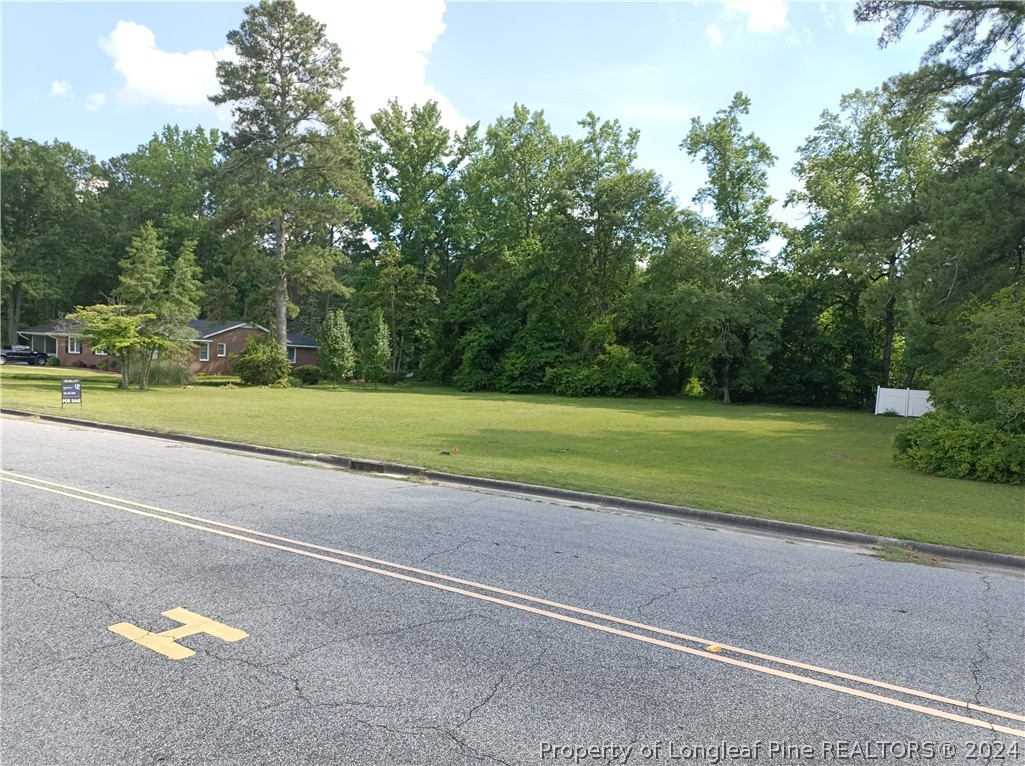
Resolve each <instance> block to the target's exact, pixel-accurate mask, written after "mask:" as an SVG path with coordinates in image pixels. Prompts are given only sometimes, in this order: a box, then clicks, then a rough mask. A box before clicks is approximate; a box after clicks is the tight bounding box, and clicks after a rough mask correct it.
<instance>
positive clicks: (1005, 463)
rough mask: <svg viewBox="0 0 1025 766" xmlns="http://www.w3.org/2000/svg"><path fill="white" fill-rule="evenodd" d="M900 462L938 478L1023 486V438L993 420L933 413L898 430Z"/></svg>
mask: <svg viewBox="0 0 1025 766" xmlns="http://www.w3.org/2000/svg"><path fill="white" fill-rule="evenodd" d="M893 448H894V456H895V458H896V460H897V462H898V463H901V464H903V465H906V466H908V467H910V468H915V469H917V470H919V471H924V472H926V473H934V474H937V475H938V476H949V477H951V478H954V479H976V480H978V481H993V482H1001V483H1005V484H1025V436H1022V435H1021V434H1012V433H1008V432H1007V431H1004V430H1002V429H1000V428H998V427H997V426H996V425H994V424H993V423H992V422H991V421H985V422H981V423H977V422H973V421H971V420H968V419H967V418H963V417H958V416H956V415H949V414H946V413H943V412H930V413H927V414H925V415H923V416H922V417H921V418H918V419H917V420H916V421H915V422H914V423H912V424H911V425H910V426H905V427H904V428H902V429H900V430H899V431H898V432H897V435H896V436H895V437H894V441H893Z"/></svg>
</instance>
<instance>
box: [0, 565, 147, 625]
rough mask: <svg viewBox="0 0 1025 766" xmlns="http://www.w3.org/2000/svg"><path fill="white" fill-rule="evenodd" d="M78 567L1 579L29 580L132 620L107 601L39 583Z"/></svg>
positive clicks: (124, 618)
mask: <svg viewBox="0 0 1025 766" xmlns="http://www.w3.org/2000/svg"><path fill="white" fill-rule="evenodd" d="M78 566H81V564H80V563H79V564H69V565H67V566H64V567H60V568H59V569H53V570H50V571H49V572H44V573H42V574H34V575H20V576H19V575H3V576H2V577H0V579H3V580H27V581H29V582H31V583H32V584H33V585H35V586H36V587H37V588H40V589H42V590H49V591H53V592H55V593H64V594H67V595H69V596H72V597H74V598H77V599H81V600H82V601H88V602H89V603H91V604H99V605H100V606H102V607H103V608H104V609H106V610H107V611H108V612H110V613H111V614H112V615H114V616H115V617H117V618H119V619H120V620H121V621H122V622H128V621H129V619H130V618H128V617H126V616H125V615H124V614H122V613H121V612H119V611H118V610H117V609H115V608H114V607H112V606H111V605H110V604H108V603H107V602H106V601H101V600H100V599H96V598H91V597H90V596H83V595H82V594H81V593H78V592H77V591H74V590H72V589H71V588H65V587H60V586H58V585H43V584H42V583H40V582H38V580H39V578H40V577H42V576H43V575H44V574H57V573H60V572H63V571H65V570H68V569H74V568H75V567H78Z"/></svg>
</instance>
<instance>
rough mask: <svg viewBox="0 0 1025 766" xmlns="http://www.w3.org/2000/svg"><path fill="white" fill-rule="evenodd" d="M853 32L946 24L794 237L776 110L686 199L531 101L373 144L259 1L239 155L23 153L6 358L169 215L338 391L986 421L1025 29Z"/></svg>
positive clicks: (846, 152) (888, 95) (848, 137)
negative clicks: (926, 413) (803, 408)
mask: <svg viewBox="0 0 1025 766" xmlns="http://www.w3.org/2000/svg"><path fill="white" fill-rule="evenodd" d="M855 15H856V17H857V18H858V19H860V20H862V21H866V22H872V23H879V24H881V27H882V29H883V36H882V38H881V40H880V43H881V44H883V45H886V44H890V43H893V42H895V41H897V40H898V39H899V38H900V36H901V34H903V32H904V31H905V30H906V29H907V28H908V27H909V25H910V24H912V23H916V24H917V21H922V22H924V23H925V24H926V25H928V24H930V23H934V24H935V25H936V26H937V27H941V28H939V29H938V30H937V37H938V39H937V42H936V43H935V44H934V45H933V46H932V47H931V48H930V49H929V51H928V52H927V54H926V56H925V58H924V59H923V61H922V66H921V68H920V69H919V70H918V71H917V72H913V73H910V74H905V75H900V76H896V77H894V78H892V79H891V80H889V81H887V82H885V83H880V84H879V86H878V87H877V88H874V89H871V90H864V91H861V90H859V91H855V92H854V93H850V94H847V95H845V96H844V97H843V98H842V99H840V101H839V103H838V104H835V105H830V104H824V105H823V107H825V108H826V110H825V111H824V112H823V113H822V118H821V121H820V123H819V125H818V126H817V127H816V129H815V131H814V132H813V133H812V135H810V136H808V137H807V138H806V139H805V140H804V142H803V143H802V145H801V146H800V148H799V153H798V156H799V159H798V162H797V164H796V166H795V167H794V169H793V170H794V175H795V183H794V191H793V192H791V193H790V194H789V195H788V196H787V200H786V204H787V205H789V206H793V207H794V208H795V209H796V210H797V211H798V212H799V213H800V214H801V216H800V220H802V225H801V226H799V227H791V226H784V225H782V224H781V223H780V222H779V221H776V220H774V218H773V215H772V213H771V210H772V204H773V201H772V199H771V198H770V197H769V195H768V193H767V188H768V184H767V174H768V172H769V169H770V168H771V166H772V164H773V163H774V162H775V156H774V154H773V151H772V148H771V147H769V146H767V145H766V143H765V142H764V141H763V140H762V139H760V138H759V137H758V136H756V135H754V134H752V133H750V132H749V130H748V129H746V128H745V126H744V122H745V120H746V119H747V118H748V116H749V114H750V112H751V111H752V110H756V109H758V108H759V105H757V104H752V103H751V102H750V100H749V99H748V98H747V97H746V96H745V95H744V94H743V93H737V94H736V95H735V96H734V97H733V98H732V99H731V100H730V102H729V103H728V104H725V105H724V107H723V108H722V109H721V110H719V111H718V112H716V113H715V114H714V115H711V116H706V117H695V118H693V119H692V121H691V122H690V124H689V126H688V125H681V126H680V140H681V144H680V148H681V150H682V151H683V152H685V153H686V155H687V156H688V157H690V158H691V159H692V160H693V161H695V162H699V163H701V165H702V166H703V167H704V169H705V170H706V172H707V180H706V182H705V183H704V185H703V186H702V187H701V188H700V189H699V190H698V191H697V194H696V195H695V196H694V197H693V199H692V200H690V201H689V202H688V203H687V204H685V205H681V204H680V203H679V202H678V201H677V200H675V199H674V198H673V197H671V196H670V194H669V192H668V191H667V189H666V187H665V185H664V184H663V182H662V180H661V178H660V177H659V175H658V174H657V172H655V171H654V170H652V169H647V168H643V167H639V166H638V163H637V159H638V154H637V147H638V141H639V138H640V137H639V135H638V133H637V131H636V130H632V129H630V128H629V127H627V126H625V125H623V124H621V123H620V122H619V121H618V120H616V119H603V118H600V117H599V116H597V115H595V114H593V113H592V114H587V115H585V116H584V117H583V118H582V119H581V120H580V122H579V128H578V130H576V131H575V133H574V135H566V136H559V135H556V134H555V133H554V132H553V130H552V127H551V125H550V124H549V123H548V121H547V120H546V118H545V115H544V114H543V113H542V112H538V111H531V110H530V109H528V108H527V107H526V106H523V105H521V104H514V105H513V106H512V109H511V111H510V112H509V113H507V114H505V115H503V116H500V117H498V118H497V119H495V120H494V121H493V122H492V123H491V124H490V125H487V126H480V125H471V126H469V127H468V128H467V129H466V130H465V131H464V132H463V133H462V134H454V133H452V132H451V131H450V130H448V129H447V128H446V127H445V126H444V125H443V123H442V118H441V113H440V110H439V109H438V106H437V104H435V103H432V102H429V103H426V104H422V105H412V106H409V107H406V106H404V105H401V104H399V103H398V102H397V101H392V102H390V103H389V104H388V105H387V106H386V107H385V108H384V109H381V110H380V111H378V112H377V113H376V114H374V115H373V116H372V117H371V119H370V121H369V123H368V124H361V123H359V122H358V121H357V120H356V119H355V117H354V113H353V109H352V104H351V103H350V102H349V101H348V99H346V98H345V97H344V93H345V90H344V89H345V77H344V66H343V62H342V53H343V52H341V51H339V50H338V49H337V48H336V47H334V46H333V45H332V44H331V43H330V42H329V41H328V40H327V39H326V37H325V33H324V28H323V26H322V25H321V24H320V23H319V22H317V21H316V20H314V19H312V18H311V17H309V16H307V15H305V14H302V13H299V12H298V11H297V9H296V7H295V5H294V3H293V2H291V0H274V1H271V0H262V2H260V3H259V4H258V5H255V6H252V7H250V8H248V9H247V10H246V18H245V20H244V21H243V23H242V25H241V27H240V28H239V29H238V30H235V31H232V32H230V33H229V35H228V39H229V42H231V43H232V45H233V46H234V47H235V49H236V50H237V51H238V54H239V56H238V58H237V59H235V60H231V61H223V62H221V64H220V65H219V67H218V76H219V80H220V85H221V92H220V93H219V94H217V95H216V96H214V99H213V100H214V101H215V102H217V103H223V104H227V105H230V106H231V107H232V108H233V119H234V121H233V125H232V128H231V130H230V131H229V132H226V133H224V134H220V133H217V132H212V131H204V130H203V129H201V128H196V129H194V130H182V129H180V128H178V127H175V126H168V127H167V128H165V129H164V130H163V131H162V132H161V133H160V134H159V135H156V136H154V137H153V139H152V140H151V141H150V142H148V143H147V144H145V145H143V146H140V147H139V149H138V150H137V151H136V152H134V153H131V154H126V155H123V156H121V157H117V158H114V159H111V160H110V161H108V162H104V163H101V164H99V165H97V164H96V163H95V162H94V161H93V159H92V158H91V157H90V156H89V155H88V154H87V153H86V152H84V151H81V150H79V149H75V148H74V147H71V146H68V145H67V144H64V143H61V142H54V143H52V144H38V143H36V142H34V141H31V140H28V139H21V138H16V139H10V138H8V137H7V136H6V135H4V136H3V157H2V161H3V165H2V170H3V173H4V195H3V216H2V219H0V221H2V226H3V241H2V247H3V252H2V255H3V258H2V259H0V263H2V266H3V274H2V278H3V292H2V299H3V303H4V312H3V321H4V323H5V329H6V334H7V337H8V338H10V339H13V338H15V337H16V330H17V329H18V328H19V327H22V326H24V325H26V324H32V323H35V322H40V321H44V320H47V319H52V318H56V317H58V316H60V315H62V314H64V313H66V312H67V311H69V310H70V309H71V308H72V307H74V306H76V305H88V304H91V303H96V302H97V301H99V300H101V299H102V296H108V295H118V294H119V292H118V291H119V289H121V288H120V286H119V283H118V278H117V276H116V275H117V273H118V269H117V265H118V264H119V263H120V262H121V261H123V260H124V259H125V254H126V251H127V248H129V247H134V246H133V245H132V244H131V243H132V240H133V238H138V237H139V235H140V231H142V232H143V234H144V236H145V237H146V238H147V242H150V241H151V240H152V235H151V233H150V232H149V231H148V230H144V229H143V228H142V227H144V226H145V225H146V222H148V221H152V222H153V228H154V229H155V236H156V237H157V239H158V241H159V243H161V244H160V245H159V247H160V248H161V249H164V250H166V252H167V253H176V254H179V257H180V258H181V257H185V253H186V250H188V251H191V252H192V253H194V257H195V260H194V263H193V265H190V264H189V262H187V259H186V261H185V262H182V264H181V270H182V272H181V273H184V272H189V271H193V272H194V273H198V274H199V276H200V278H201V281H202V287H203V294H202V296H201V297H195V298H192V299H190V301H188V302H186V303H189V302H192V303H194V302H196V301H198V304H199V309H200V312H201V315H203V316H205V317H207V318H209V319H243V320H247V321H252V322H257V323H263V324H265V325H266V326H271V327H272V328H273V329H274V332H275V337H276V338H277V341H278V342H279V344H281V343H283V342H284V340H283V338H284V336H283V333H284V331H285V329H286V328H287V329H294V330H301V331H303V332H305V333H307V334H310V335H314V336H316V337H318V339H320V341H321V343H322V346H321V349H322V355H323V359H322V364H323V370H324V373H325V376H326V377H327V378H329V379H331V380H342V379H344V378H347V377H350V376H352V375H353V374H360V375H361V376H362V377H364V378H367V379H370V380H375V381H383V380H398V379H405V378H407V377H414V378H417V379H420V380H432V381H436V382H439V383H443V384H446V385H454V386H456V387H458V388H460V389H462V390H465V391H503V392H510V393H520V392H523V393H526V392H539V393H540V392H556V393H561V394H566V395H573V396H590V395H617V396H621V395H648V394H659V395H669V396H674V395H681V394H684V393H690V394H693V393H695V392H698V391H701V392H704V395H707V396H709V397H716V398H721V399H722V400H724V401H728V402H759V401H760V402H772V403H781V404H799V405H807V406H814V407H844V408H851V409H863V408H866V407H867V406H868V405H869V403H870V402H871V401H872V398H873V388H874V387H875V386H879V385H888V384H892V385H902V386H914V387H919V388H930V389H935V392H936V402H937V403H938V404H939V406H940V408H941V409H943V410H945V411H947V412H948V413H950V414H959V416H962V415H963V416H964V417H968V416H967V415H964V413H962V411H961V410H962V408H963V406H965V405H964V402H963V394H962V393H958V391H960V390H961V389H964V388H965V387H966V386H969V387H970V386H977V385H985V386H990V382H985V383H984V384H983V383H980V381H990V378H991V377H992V374H991V373H993V369H992V367H991V366H987V365H991V363H990V362H989V361H987V360H988V359H989V357H987V356H985V354H984V353H983V352H982V351H978V352H977V353H976V352H974V351H972V349H974V348H975V347H976V345H977V339H973V336H972V333H973V332H975V330H973V329H972V327H973V325H972V323H971V322H967V321H966V320H965V317H966V316H967V315H971V314H972V313H974V312H976V311H977V310H978V308H979V307H981V306H984V305H988V304H989V303H990V302H991V300H992V299H993V297H994V296H996V295H997V294H998V293H1000V291H1001V290H1004V289H1006V288H1009V287H1015V286H1017V288H1018V289H1020V287H1021V285H1022V279H1023V278H1022V274H1023V266H1025V163H1023V162H1022V157H1023V156H1025V139H1023V136H1025V110H1023V108H1022V96H1023V94H1025V68H1023V67H1025V59H1023V55H1025V54H1023V53H1022V50H1023V48H1022V46H1021V45H1020V41H1021V39H1022V36H1023V34H1025V11H1023V10H1022V6H1021V4H1020V3H1015V2H1005V1H1003V0H992V1H987V2H979V3H966V2H960V1H957V2H954V1H950V2H948V1H947V0H929V1H928V2H927V1H926V0H864V1H863V2H861V3H859V4H858V7H857V9H856V12H855ZM339 89H340V92H341V94H342V97H341V98H339V97H338V93H339ZM763 108H764V107H763ZM688 205H689V206H688ZM147 247H150V245H149V244H147ZM136 255H137V256H138V257H139V258H142V256H143V253H142V252H141V251H136ZM158 260H159V259H158ZM165 263H166V261H165ZM122 266H124V264H122ZM138 268H139V269H141V270H142V272H146V270H147V269H150V270H152V268H153V267H152V266H147V265H146V262H145V259H144V258H142V260H140V262H139V266H138ZM167 268H171V267H170V264H169V263H168V264H167ZM157 270H159V267H158V269H157ZM197 270H198V271H197ZM143 276H145V273H143V274H142V276H140V279H141V280H142V281H140V282H139V284H138V285H137V287H139V288H140V289H141V288H142V287H145V280H144V279H142V277H143ZM121 300H122V301H123V302H126V303H130V304H131V306H133V307H135V308H133V309H132V310H133V311H134V310H136V309H137V311H136V313H140V312H141V313H153V314H157V315H160V314H161V312H162V311H165V310H166V307H160V306H151V305H149V304H147V303H146V302H145V301H142V302H139V301H136V300H135V299H133V300H132V301H125V299H124V298H122V299H121ZM186 303H182V304H181V306H182V309H183V310H184V309H187V308H188V306H187V305H186ZM340 311H344V312H345V316H344V317H343V318H342V324H344V325H345V327H346V330H348V328H351V335H352V338H354V339H356V341H358V342H357V345H358V346H359V347H360V350H361V355H360V358H359V360H358V362H357V361H356V360H355V359H354V358H353V356H352V354H351V353H350V351H349V350H347V346H346V342H345V341H344V339H343V333H342V328H341V325H339V324H338V318H339V314H338V313H337V312H340ZM179 313H181V312H179ZM346 322H347V324H346ZM382 325H383V327H384V328H385V330H386V331H387V335H388V344H387V349H388V354H387V357H386V358H384V359H383V360H382V359H380V358H378V352H379V351H380V349H382V348H383V346H382V344H381V343H380V339H381V337H382V333H381V327H382ZM336 341H337V343H336ZM348 345H349V346H351V339H350V343H349V344H348ZM1013 353H1020V352H1018V351H1014V352H1013ZM972 354H974V356H972ZM969 358H970V359H974V360H975V361H974V362H972V364H974V365H975V367H973V368H972V371H971V372H967V371H965V370H966V368H964V367H963V363H964V362H965V361H966V360H969ZM354 365H358V368H354ZM368 370H372V374H368ZM958 370H961V372H958ZM1008 385H1010V384H1006V385H1005V384H1001V386H996V387H991V388H989V389H987V390H991V391H993V392H997V391H1003V389H1004V388H1007V386H1008ZM959 387H960V388H959ZM1013 387H1014V386H1011V388H1013ZM1015 395H1016V394H1014V393H1013V392H1011V393H1008V392H1007V391H1004V392H1003V393H999V394H996V393H994V394H993V396H991V397H990V399H986V398H985V397H982V398H977V399H975V400H973V401H974V402H975V403H974V404H972V405H971V408H974V407H983V406H985V407H989V408H990V409H992V408H995V407H997V406H1000V407H1010V408H1012V409H1013V407H1015V406H1017V405H1016V404H1014V401H1016V400H1014V396H1015ZM972 417H974V416H972ZM969 420H970V421H971V422H976V423H981V422H983V420H979V419H972V418H969ZM986 422H989V421H988V420H987V421H986ZM994 422H995V421H994Z"/></svg>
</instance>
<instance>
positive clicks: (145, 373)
mask: <svg viewBox="0 0 1025 766" xmlns="http://www.w3.org/2000/svg"><path fill="white" fill-rule="evenodd" d="M152 366H153V349H147V351H146V355H145V356H144V357H143V358H142V371H141V372H140V373H139V388H140V389H141V390H143V391H145V390H146V389H147V388H149V370H150V367H152Z"/></svg>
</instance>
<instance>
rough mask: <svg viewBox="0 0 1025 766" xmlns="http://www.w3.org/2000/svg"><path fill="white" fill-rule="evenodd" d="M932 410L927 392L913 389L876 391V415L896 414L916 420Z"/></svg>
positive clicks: (880, 389) (878, 389)
mask: <svg viewBox="0 0 1025 766" xmlns="http://www.w3.org/2000/svg"><path fill="white" fill-rule="evenodd" d="M933 409H934V408H933V406H932V402H930V401H929V392H928V391H923V390H920V389H914V388H882V387H879V388H877V389H876V415H884V414H886V413H887V412H896V413H897V414H898V415H900V416H901V417H905V418H917V417H918V416H920V415H924V414H925V413H927V412H932V411H933Z"/></svg>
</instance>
